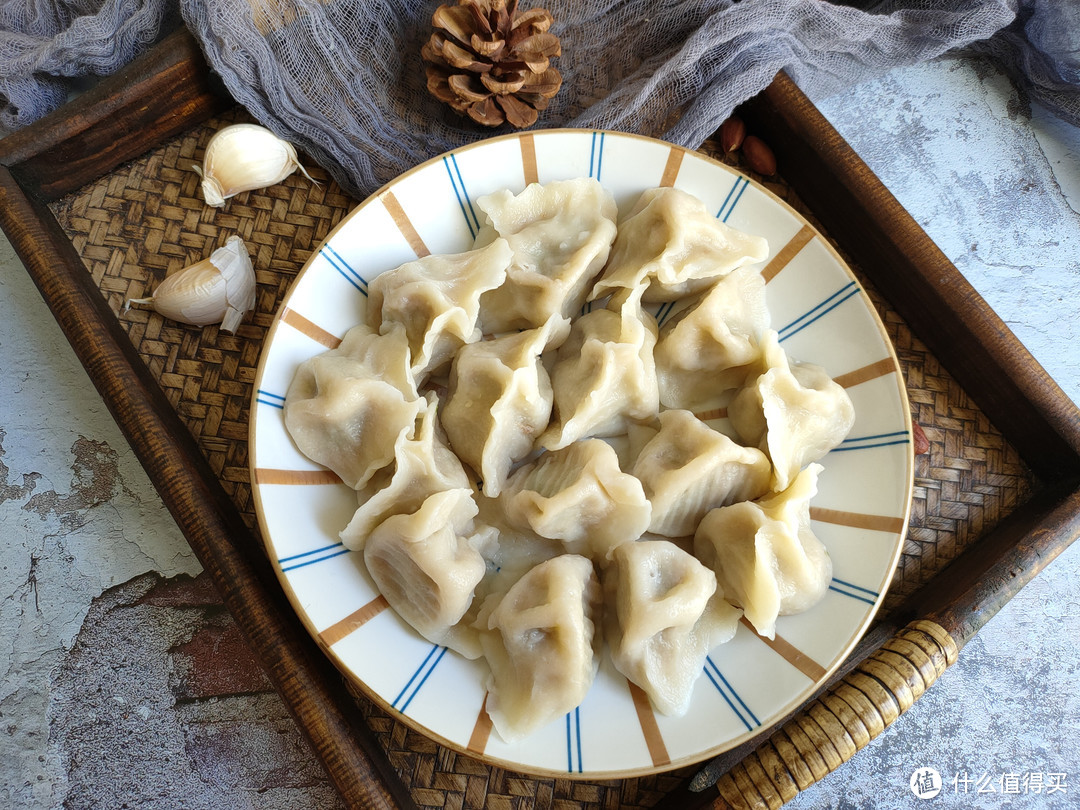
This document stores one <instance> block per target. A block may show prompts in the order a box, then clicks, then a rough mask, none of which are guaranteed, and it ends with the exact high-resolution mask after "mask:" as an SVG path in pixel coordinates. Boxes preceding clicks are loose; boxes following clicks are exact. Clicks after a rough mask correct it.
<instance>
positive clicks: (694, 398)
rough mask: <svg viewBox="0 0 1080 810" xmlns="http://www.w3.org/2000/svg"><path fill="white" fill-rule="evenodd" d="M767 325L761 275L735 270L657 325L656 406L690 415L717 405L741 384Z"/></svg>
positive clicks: (766, 311)
mask: <svg viewBox="0 0 1080 810" xmlns="http://www.w3.org/2000/svg"><path fill="white" fill-rule="evenodd" d="M768 327H769V311H768V309H767V307H766V304H765V279H763V278H762V277H761V273H759V272H758V271H757V270H756V269H755V268H753V267H740V268H737V269H736V270H733V271H732V272H731V273H730V274H728V275H727V276H724V277H723V278H722V279H720V280H719V281H718V282H716V283H715V284H714V285H713V286H712V287H710V288H709V290H708V291H707V292H705V293H704V294H703V295H702V297H701V299H700V300H699V301H698V302H696V303H695V304H693V305H692V306H690V307H687V308H686V309H684V310H682V311H680V312H678V313H676V314H675V316H674V317H673V318H672V319H671V320H669V321H667V322H666V323H664V324H663V325H662V326H661V327H660V337H659V339H658V340H657V342H656V349H655V350H654V356H655V358H656V377H657V380H658V381H659V385H660V402H661V403H662V404H663V405H665V406H666V407H668V408H686V409H688V410H691V411H695V410H704V409H708V408H712V407H716V405H717V402H718V401H719V398H720V397H722V396H723V394H724V392H725V391H727V390H728V389H730V388H735V387H737V386H740V385H742V384H743V383H744V382H745V380H746V377H747V374H748V373H749V372H750V370H751V368H752V366H753V364H754V361H755V360H757V358H758V357H759V356H760V354H761V349H760V348H759V344H758V341H759V340H760V337H761V335H762V334H763V333H764V332H765V330H766V329H768Z"/></svg>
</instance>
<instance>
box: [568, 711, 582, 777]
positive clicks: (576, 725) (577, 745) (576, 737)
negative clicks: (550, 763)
mask: <svg viewBox="0 0 1080 810" xmlns="http://www.w3.org/2000/svg"><path fill="white" fill-rule="evenodd" d="M575 759H576V760H577V767H576V768H575V766H574V760H575ZM566 770H567V772H568V773H573V772H574V771H575V770H576V771H577V772H578V773H584V771H585V767H584V761H583V759H582V755H581V707H580V706H579V707H577V708H576V709H574V710H573V711H572V712H567V713H566Z"/></svg>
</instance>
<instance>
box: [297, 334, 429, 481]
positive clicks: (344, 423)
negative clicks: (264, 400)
mask: <svg viewBox="0 0 1080 810" xmlns="http://www.w3.org/2000/svg"><path fill="white" fill-rule="evenodd" d="M408 358H409V348H408V343H407V342H406V340H405V334H404V331H403V330H402V329H401V328H400V327H399V328H397V329H393V330H390V331H389V332H387V334H385V335H378V334H375V333H373V332H372V331H371V330H370V329H369V328H368V327H366V326H359V327H354V328H353V329H351V330H350V331H349V332H348V334H346V336H345V338H344V340H343V341H342V343H341V345H340V346H339V347H338V348H337V349H331V350H329V351H326V352H323V353H322V354H318V355H315V356H314V357H311V358H309V359H307V360H305V361H304V362H303V363H301V364H300V366H299V367H298V368H297V371H296V375H295V376H294V377H293V380H292V382H291V383H290V385H289V388H288V390H287V391H286V392H285V406H284V418H285V427H286V429H287V430H288V432H289V435H290V436H292V439H293V441H294V442H295V443H296V446H297V447H298V448H299V449H300V452H302V453H303V454H304V455H306V456H307V457H308V458H310V459H311V460H312V461H315V462H317V463H318V464H322V465H323V466H324V467H328V468H329V469H331V470H333V471H334V472H335V473H337V475H338V476H339V477H340V478H341V480H342V481H344V482H345V483H346V484H347V485H348V486H350V487H352V488H353V489H359V488H360V487H362V486H364V485H365V484H366V483H367V482H368V480H369V479H370V478H371V477H372V476H373V475H374V474H375V473H376V472H378V471H379V470H381V469H382V468H383V467H386V466H387V465H389V464H390V463H391V462H392V461H393V460H394V449H395V447H396V446H397V443H398V440H399V439H400V437H401V436H403V435H405V434H407V433H408V432H409V431H411V430H412V427H413V423H414V421H415V419H416V417H417V415H418V414H419V413H420V411H421V410H422V409H423V408H424V407H425V404H426V403H425V401H424V400H423V399H421V398H420V397H418V396H417V393H416V388H415V385H414V383H413V381H412V376H411V375H410V374H409V372H408Z"/></svg>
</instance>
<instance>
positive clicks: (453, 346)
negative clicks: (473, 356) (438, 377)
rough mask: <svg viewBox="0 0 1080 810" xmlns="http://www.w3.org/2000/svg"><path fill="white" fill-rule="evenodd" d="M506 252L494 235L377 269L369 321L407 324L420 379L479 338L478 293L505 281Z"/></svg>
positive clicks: (383, 327)
mask: <svg viewBox="0 0 1080 810" xmlns="http://www.w3.org/2000/svg"><path fill="white" fill-rule="evenodd" d="M510 257H511V250H510V245H509V244H507V242H506V240H505V239H496V240H495V241H494V242H492V243H491V244H490V245H487V246H486V247H484V248H481V249H478V250H470V251H467V252H465V253H457V254H453V255H431V256H424V257H422V258H420V259H417V260H416V261H412V262H406V263H405V264H403V265H401V266H400V267H398V268H396V269H394V270H388V271H387V272H385V273H380V274H379V275H378V276H376V277H375V278H374V279H372V281H371V283H370V284H369V285H368V317H369V319H370V320H371V326H372V327H373V328H374V329H377V330H379V331H381V332H386V331H387V330H388V329H389V328H390V325H391V324H394V323H400V324H402V325H403V326H404V327H405V334H406V335H407V336H408V339H409V348H410V350H411V352H412V372H413V375H414V376H415V377H416V378H417V379H418V380H422V379H423V378H424V376H425V375H426V374H429V373H431V372H434V371H437V370H438V369H439V368H440V367H441V366H442V365H443V364H445V363H446V362H448V361H449V360H450V358H451V357H453V355H454V353H455V352H456V351H457V350H458V349H459V348H461V346H463V345H465V344H466V343H472V342H474V341H477V340H479V339H480V337H481V332H480V330H479V328H478V327H477V317H478V315H479V312H480V296H481V294H482V293H484V292H486V291H488V290H492V289H494V288H496V287H498V286H499V285H500V284H502V283H503V281H504V280H505V279H506V268H507V267H508V266H509V264H510Z"/></svg>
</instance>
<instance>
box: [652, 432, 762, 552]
mask: <svg viewBox="0 0 1080 810" xmlns="http://www.w3.org/2000/svg"><path fill="white" fill-rule="evenodd" d="M659 423H660V429H659V430H658V431H656V433H655V434H653V436H652V437H651V438H650V439H649V440H648V442H646V443H645V445H644V446H643V447H642V448H641V450H640V452H639V453H638V455H637V458H636V460H635V461H634V465H633V467H632V468H631V469H630V472H631V473H632V474H633V476H634V477H635V478H637V479H638V480H639V481H641V485H642V487H643V488H644V489H645V497H647V498H648V499H649V502H650V503H651V504H652V520H651V521H650V523H649V531H651V532H654V533H656V534H660V535H664V536H666V537H683V536H687V535H691V534H693V533H694V530H695V529H697V525H698V523H700V522H701V519H702V518H703V517H705V513H706V512H708V511H709V510H710V509H714V508H716V507H718V506H725V505H727V504H729V503H733V502H735V501H745V500H749V499H752V498H757V497H759V496H761V495H764V494H765V493H766V492H768V491H769V479H770V475H771V473H772V467H771V465H770V464H769V459H768V458H766V457H765V454H764V453H763V452H761V451H760V450H758V449H757V448H756V447H742V446H741V445H738V444H736V443H735V442H733V441H732V440H731V439H729V438H728V437H727V436H725V435H724V434H723V433H718V432H717V431H715V430H713V429H712V428H710V427H709V426H708V425H706V424H705V423H704V422H702V421H701V420H700V419H698V418H697V417H696V416H694V415H693V414H692V413H690V412H689V411H663V412H662V413H661V414H660V417H659ZM638 441H640V439H638Z"/></svg>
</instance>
